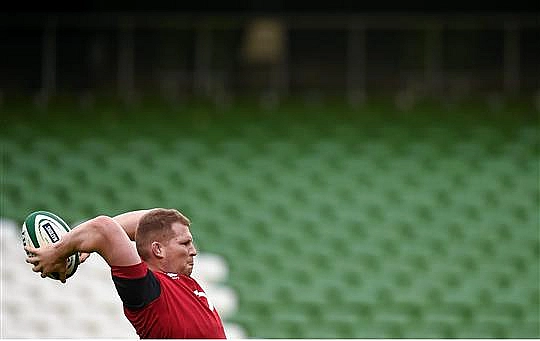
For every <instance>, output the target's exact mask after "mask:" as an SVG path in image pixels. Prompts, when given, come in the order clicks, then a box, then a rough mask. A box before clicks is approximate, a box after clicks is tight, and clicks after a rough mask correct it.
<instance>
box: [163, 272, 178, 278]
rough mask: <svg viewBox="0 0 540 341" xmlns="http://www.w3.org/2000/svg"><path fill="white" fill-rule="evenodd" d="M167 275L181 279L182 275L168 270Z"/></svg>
mask: <svg viewBox="0 0 540 341" xmlns="http://www.w3.org/2000/svg"><path fill="white" fill-rule="evenodd" d="M166 274H167V276H169V277H170V278H171V279H179V278H180V277H179V276H178V274H177V273H176V272H167V273H166Z"/></svg>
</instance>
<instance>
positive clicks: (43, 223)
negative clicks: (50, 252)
mask: <svg viewBox="0 0 540 341" xmlns="http://www.w3.org/2000/svg"><path fill="white" fill-rule="evenodd" d="M70 230H71V228H70V227H69V225H68V224H66V222H65V221H64V220H63V219H62V218H60V217H59V216H57V215H56V214H54V213H51V212H47V211H35V212H32V213H30V214H29V215H28V216H27V217H26V219H25V220H24V223H23V226H22V242H23V246H26V245H30V246H32V247H35V248H39V247H40V246H42V245H45V244H54V243H57V242H58V241H59V240H60V238H62V236H63V235H64V234H66V233H68V232H69V231H70ZM26 253H27V255H28V256H32V254H30V253H29V252H26ZM79 263H80V260H79V252H77V253H74V254H72V255H71V256H69V257H68V259H67V271H66V278H69V277H71V276H72V275H73V274H74V273H75V271H77V267H78V266H79ZM48 277H50V278H52V279H56V280H59V279H60V276H59V275H58V273H52V274H49V275H48Z"/></svg>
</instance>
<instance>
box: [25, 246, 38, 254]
mask: <svg viewBox="0 0 540 341" xmlns="http://www.w3.org/2000/svg"><path fill="white" fill-rule="evenodd" d="M24 250H25V251H26V252H30V253H36V251H37V250H38V249H36V248H35V247H32V246H30V245H25V246H24Z"/></svg>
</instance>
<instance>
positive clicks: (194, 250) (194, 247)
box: [189, 244, 197, 256]
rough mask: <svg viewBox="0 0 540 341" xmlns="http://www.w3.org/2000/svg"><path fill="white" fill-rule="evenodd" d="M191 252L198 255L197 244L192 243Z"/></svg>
mask: <svg viewBox="0 0 540 341" xmlns="http://www.w3.org/2000/svg"><path fill="white" fill-rule="evenodd" d="M189 254H190V255H191V256H196V255H197V247H196V246H195V244H191V248H190V250H189Z"/></svg>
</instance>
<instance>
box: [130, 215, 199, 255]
mask: <svg viewBox="0 0 540 341" xmlns="http://www.w3.org/2000/svg"><path fill="white" fill-rule="evenodd" d="M174 223H181V224H183V225H186V226H188V227H189V226H190V225H191V221H190V220H189V219H188V218H187V217H186V216H184V215H183V214H182V213H180V212H179V211H178V210H176V209H167V208H155V209H152V210H150V211H149V212H148V213H146V214H145V215H143V216H142V218H141V220H140V221H139V226H138V227H137V232H136V233H135V245H136V247H137V252H138V253H139V256H140V257H141V258H142V259H143V260H148V259H149V258H150V255H151V251H150V245H151V244H152V243H153V242H154V241H157V242H160V243H167V242H168V241H169V239H171V238H172V237H173V231H172V225H173V224H174Z"/></svg>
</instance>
